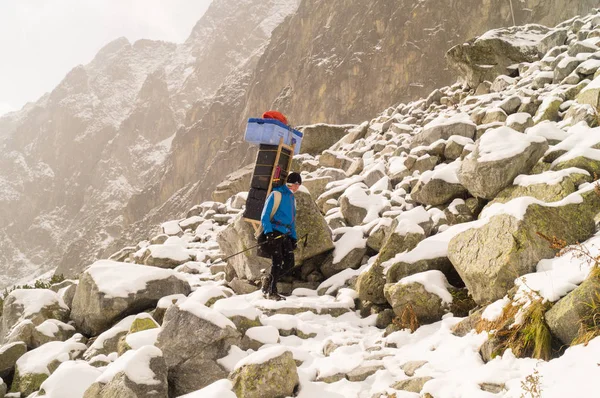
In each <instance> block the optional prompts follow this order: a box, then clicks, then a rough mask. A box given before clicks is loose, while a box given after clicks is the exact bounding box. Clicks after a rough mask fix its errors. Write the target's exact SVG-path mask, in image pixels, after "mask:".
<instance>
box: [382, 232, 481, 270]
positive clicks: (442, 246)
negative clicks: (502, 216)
mask: <svg viewBox="0 0 600 398" xmlns="http://www.w3.org/2000/svg"><path fill="white" fill-rule="evenodd" d="M484 223H485V221H473V222H469V223H462V224H457V225H453V226H451V227H449V228H448V229H446V230H445V231H444V232H441V233H437V234H436V235H433V236H430V237H428V238H427V239H424V240H422V241H421V242H419V244H418V245H417V246H416V247H415V248H414V249H413V250H411V251H409V252H405V253H399V254H397V255H396V256H395V257H394V258H392V259H390V260H388V261H385V262H384V263H383V264H382V266H383V268H384V270H385V272H387V270H388V269H389V267H391V266H392V265H393V264H395V263H398V262H405V263H409V264H413V263H416V262H417V261H421V260H427V259H434V258H439V257H447V256H448V244H449V243H450V240H451V239H452V238H454V237H455V236H456V235H458V234H459V233H461V232H463V231H466V230H467V229H470V228H475V227H478V226H481V225H484Z"/></svg>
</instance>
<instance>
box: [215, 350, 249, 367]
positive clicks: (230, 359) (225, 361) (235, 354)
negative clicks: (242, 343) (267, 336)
mask: <svg viewBox="0 0 600 398" xmlns="http://www.w3.org/2000/svg"><path fill="white" fill-rule="evenodd" d="M251 352H252V351H251V350H249V351H244V350H242V349H241V348H240V347H238V346H236V345H232V346H231V347H230V348H229V352H228V353H227V355H226V356H224V357H223V358H220V359H217V363H218V364H219V365H221V366H222V367H223V368H225V369H226V370H227V371H228V372H231V371H233V369H234V368H235V365H236V364H237V363H238V362H239V361H241V360H242V359H244V358H246V357H247V356H248V355H250V353H251Z"/></svg>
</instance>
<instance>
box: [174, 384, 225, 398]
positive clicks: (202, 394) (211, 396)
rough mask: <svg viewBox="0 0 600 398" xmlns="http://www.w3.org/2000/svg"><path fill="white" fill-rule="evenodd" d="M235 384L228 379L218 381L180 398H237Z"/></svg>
mask: <svg viewBox="0 0 600 398" xmlns="http://www.w3.org/2000/svg"><path fill="white" fill-rule="evenodd" d="M232 389H233V384H232V383H231V381H229V380H227V379H223V380H218V381H215V382H214V383H212V384H211V385H209V386H206V387H204V388H203V389H201V390H198V391H195V392H192V393H189V394H185V395H181V396H180V397H179V398H236V395H235V393H234V392H233V391H231V390H232Z"/></svg>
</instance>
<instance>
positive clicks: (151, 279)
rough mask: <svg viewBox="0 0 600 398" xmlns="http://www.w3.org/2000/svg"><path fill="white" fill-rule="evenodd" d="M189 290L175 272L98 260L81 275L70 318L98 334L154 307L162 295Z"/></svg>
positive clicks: (82, 327)
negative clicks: (119, 320)
mask: <svg viewBox="0 0 600 398" xmlns="http://www.w3.org/2000/svg"><path fill="white" fill-rule="evenodd" d="M189 292H190V286H189V284H188V282H187V281H186V280H185V279H184V278H183V277H181V276H179V274H177V273H176V272H175V271H172V270H166V269H162V268H156V267H149V266H145V265H136V264H127V263H117V262H113V261H108V260H100V261H97V262H96V263H94V264H92V265H91V266H90V267H89V268H88V269H87V270H86V271H85V272H84V273H83V274H82V275H81V278H80V280H79V285H78V286H77V291H76V293H75V298H74V299H73V311H72V314H71V317H72V319H73V321H74V322H75V324H76V325H77V328H78V330H81V331H83V332H85V333H88V334H91V335H97V334H100V333H101V332H103V331H105V330H107V329H108V328H109V327H110V326H112V325H113V324H114V322H115V321H116V320H118V319H119V318H121V317H123V316H126V315H129V314H135V313H137V312H139V311H143V310H146V309H151V308H153V307H154V306H156V304H157V302H158V300H160V299H161V298H162V297H165V296H168V295H172V294H185V295H187V294H189Z"/></svg>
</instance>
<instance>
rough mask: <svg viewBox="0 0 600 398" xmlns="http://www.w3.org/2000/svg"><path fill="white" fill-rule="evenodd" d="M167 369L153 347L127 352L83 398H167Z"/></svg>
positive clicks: (156, 349)
mask: <svg viewBox="0 0 600 398" xmlns="http://www.w3.org/2000/svg"><path fill="white" fill-rule="evenodd" d="M168 396H169V395H168V385H167V366H166V364H165V360H164V358H163V354H162V352H161V351H160V350H159V349H158V348H156V347H154V346H151V345H148V346H144V347H142V348H140V349H138V350H135V351H127V352H126V353H125V354H123V355H122V356H121V357H119V358H118V359H117V360H116V361H115V362H113V363H111V364H110V365H108V366H107V367H106V370H105V371H104V372H103V373H102V374H101V375H100V376H99V377H98V378H97V379H96V381H95V382H94V383H93V384H92V385H91V386H90V387H88V389H87V390H86V391H85V393H84V394H83V398H116V397H127V398H146V397H156V398H168Z"/></svg>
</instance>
